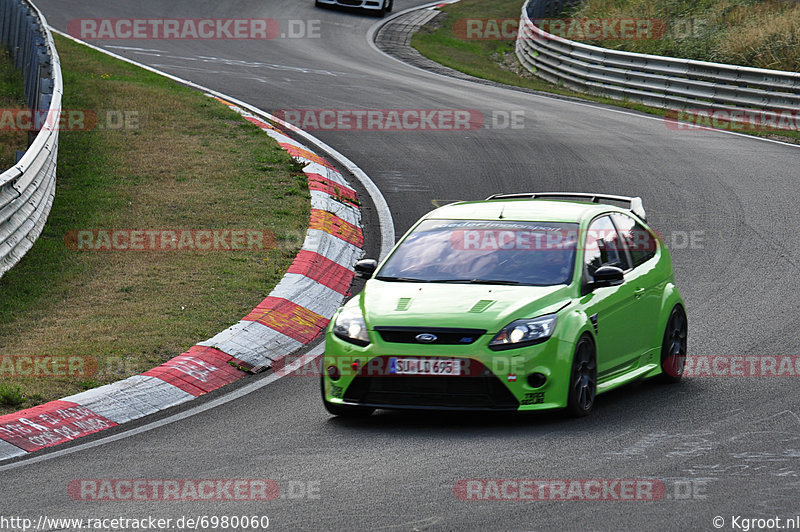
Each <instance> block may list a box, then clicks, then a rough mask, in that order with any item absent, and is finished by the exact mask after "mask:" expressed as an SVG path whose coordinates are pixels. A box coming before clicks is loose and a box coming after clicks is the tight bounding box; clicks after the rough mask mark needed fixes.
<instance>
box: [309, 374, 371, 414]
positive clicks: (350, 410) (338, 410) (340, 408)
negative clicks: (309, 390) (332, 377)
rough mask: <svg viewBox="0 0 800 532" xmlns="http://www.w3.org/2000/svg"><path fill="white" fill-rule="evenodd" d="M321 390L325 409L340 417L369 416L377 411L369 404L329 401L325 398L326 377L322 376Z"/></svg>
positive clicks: (320, 381)
mask: <svg viewBox="0 0 800 532" xmlns="http://www.w3.org/2000/svg"><path fill="white" fill-rule="evenodd" d="M319 384H320V390H321V392H322V404H323V405H325V410H327V411H328V413H329V414H333V415H334V416H339V417H350V418H358V417H369V416H371V415H372V413H373V412H375V409H374V408H370V407H368V406H353V405H337V404H335V403H331V402H329V401H328V400H327V399H325V377H324V376H322V377H320V379H319Z"/></svg>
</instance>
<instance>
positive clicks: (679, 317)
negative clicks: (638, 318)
mask: <svg viewBox="0 0 800 532" xmlns="http://www.w3.org/2000/svg"><path fill="white" fill-rule="evenodd" d="M687 334H688V323H687V321H686V313H685V312H684V311H683V308H682V307H681V306H680V305H675V308H673V309H672V312H670V315H669V320H667V328H666V330H665V331H664V341H663V342H662V343H661V375H660V376H659V380H660V381H661V382H664V383H675V382H679V381H680V380H681V377H683V371H684V369H685V368H686V344H687V342H686V338H687Z"/></svg>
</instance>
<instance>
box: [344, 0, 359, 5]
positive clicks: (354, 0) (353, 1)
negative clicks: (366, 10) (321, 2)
mask: <svg viewBox="0 0 800 532" xmlns="http://www.w3.org/2000/svg"><path fill="white" fill-rule="evenodd" d="M361 1H362V0H338V2H339V3H340V4H342V5H343V6H360V5H361Z"/></svg>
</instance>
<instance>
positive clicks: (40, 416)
mask: <svg viewBox="0 0 800 532" xmlns="http://www.w3.org/2000/svg"><path fill="white" fill-rule="evenodd" d="M62 35H63V34H62ZM68 38H71V37H68ZM73 40H75V41H77V42H79V43H82V44H84V45H87V46H89V47H91V48H94V49H98V48H97V47H94V46H92V45H88V44H87V43H83V42H82V41H78V40H77V39H74V38H73ZM98 50H100V51H102V52H104V53H107V54H108V55H111V56H113V57H118V58H119V56H116V55H115V54H111V53H109V52H107V51H105V50H102V49H98ZM121 59H123V60H125V61H128V62H130V63H133V64H137V65H138V66H140V67H142V68H145V69H147V70H150V71H154V72H157V73H159V74H161V75H164V76H165V77H168V78H171V79H176V80H177V81H180V82H182V83H185V84H188V85H190V86H195V87H196V85H194V84H191V82H187V81H185V80H181V79H180V78H175V77H174V76H170V75H168V74H165V73H163V72H159V71H157V70H155V69H152V68H150V67H147V66H146V65H141V64H138V63H135V62H133V61H130V60H127V59H125V58H121ZM204 90H205V89H204ZM208 96H209V97H212V98H215V99H217V100H219V101H220V102H222V103H224V104H225V105H227V106H229V107H230V108H231V109H233V110H235V111H237V112H238V113H239V114H240V115H242V116H243V117H244V119H245V120H248V121H249V122H251V123H253V124H256V125H257V126H258V127H260V128H261V129H262V130H263V131H265V132H266V133H267V134H268V135H270V136H271V137H272V138H274V139H275V140H277V141H278V143H279V144H280V145H281V146H282V147H283V148H284V149H285V150H286V151H287V152H288V153H289V154H290V155H291V156H292V157H294V158H297V159H299V160H301V161H303V162H305V163H306V165H305V167H304V169H303V172H304V173H305V174H306V177H307V179H308V181H309V190H310V191H311V216H310V220H309V227H308V230H307V232H306V238H305V240H304V242H303V246H302V249H301V251H300V253H298V255H297V257H296V258H295V261H294V262H293V264H292V268H294V270H293V271H291V272H287V274H286V275H285V276H284V278H283V279H282V280H281V282H280V283H278V285H277V286H276V287H275V290H274V291H273V292H271V295H270V296H269V297H267V298H266V299H265V300H264V301H262V303H261V304H259V306H257V307H256V308H255V309H254V310H253V311H252V312H251V313H250V314H249V315H248V316H247V317H245V318H244V319H243V320H242V321H240V322H239V323H237V324H235V325H233V326H232V327H229V328H228V329H226V330H225V331H222V332H220V333H219V334H217V335H216V336H214V337H213V338H210V339H209V340H207V341H206V342H201V343H199V344H198V345H196V346H194V347H192V348H191V349H189V351H187V352H185V353H182V354H181V355H179V356H177V357H175V358H173V359H171V360H169V361H168V362H166V363H164V364H162V365H161V366H158V367H156V368H153V369H151V370H149V371H147V372H145V373H144V374H141V375H135V376H133V377H130V378H128V379H124V380H122V381H118V382H115V383H112V384H108V385H105V386H101V387H100V388H96V389H93V390H88V391H86V392H82V393H79V394H75V395H73V396H70V397H67V398H64V399H62V400H59V401H52V402H50V403H46V404H44V405H40V406H37V407H34V408H30V409H27V410H23V411H20V412H16V413H14V414H10V415H7V416H1V417H0V460H5V459H9V458H14V457H18V456H22V455H24V454H25V453H26V452H33V451H36V450H39V449H43V448H45V447H51V446H54V445H58V444H60V443H64V442H66V441H69V440H72V439H76V438H80V437H82V436H86V435H89V434H93V433H95V432H99V431H102V430H105V429H107V428H111V427H113V426H117V425H118V424H121V423H125V422H128V421H131V420H134V419H138V418H141V417H143V416H146V415H149V414H152V413H155V412H158V411H160V410H164V409H166V408H170V407H172V406H176V405H179V404H181V403H184V402H186V401H189V400H191V399H194V398H195V397H197V396H199V395H203V394H205V393H208V392H210V391H212V390H216V389H218V388H220V387H222V386H225V385H226V384H229V383H231V382H233V381H235V380H238V379H240V378H242V377H244V375H245V373H244V372H243V371H241V369H242V366H244V367H245V369H248V370H251V371H259V370H262V369H266V368H268V367H270V365H271V364H272V362H273V361H274V360H277V359H284V358H285V356H286V355H287V354H290V353H292V352H294V351H296V350H297V349H299V348H300V347H302V346H303V345H305V344H307V343H309V342H311V341H312V340H314V339H315V338H316V337H318V336H319V335H320V334H321V333H322V331H324V329H325V328H326V327H327V324H328V321H329V319H330V317H331V316H332V315H333V313H334V312H335V310H336V309H337V308H338V306H339V305H340V304H341V302H342V298H343V296H344V295H346V294H347V291H348V289H349V284H350V283H351V282H352V279H353V277H354V272H353V265H354V263H355V261H356V260H357V259H358V258H360V257H361V256H362V255H363V251H362V250H361V249H360V247H361V246H362V245H363V241H364V237H363V233H362V231H361V227H360V223H361V213H360V211H359V209H358V207H357V204H358V197H357V194H356V192H355V191H354V190H353V189H352V187H350V185H349V184H348V183H347V181H346V180H345V179H344V176H342V175H341V174H340V173H339V172H338V171H337V170H336V169H335V168H334V167H333V165H332V164H331V163H330V162H329V161H328V160H326V159H325V158H324V157H321V156H319V155H317V154H315V153H313V152H312V151H310V150H309V149H308V148H307V147H306V146H304V145H302V144H301V143H299V142H297V141H295V140H293V139H292V138H290V137H288V136H287V135H285V134H283V133H281V132H279V131H278V130H277V129H276V128H275V127H274V126H272V125H271V124H269V123H267V122H266V121H264V120H263V119H261V118H259V117H257V116H256V115H253V114H250V113H248V112H247V111H245V110H244V109H242V108H240V107H238V106H236V105H233V104H231V103H229V102H227V101H226V100H224V99H222V98H220V97H219V95H218V94H217V95H216V96H215V95H213V94H208ZM242 105H244V106H246V107H250V108H251V109H254V108H252V107H251V106H247V104H242ZM265 116H271V115H265ZM271 119H274V117H271ZM277 122H278V123H280V124H282V125H283V126H285V127H289V128H290V129H292V130H294V131H298V132H300V131H299V130H297V129H296V128H293V127H291V126H290V125H287V124H286V123H285V122H282V121H280V120H277ZM300 133H302V134H303V135H304V136H305V138H310V139H312V140H314V138H313V137H311V136H310V135H308V134H306V133H304V132H300ZM323 146H325V145H323ZM326 149H330V148H329V147H327V146H326ZM331 151H332V150H331ZM332 153H334V155H335V156H336V157H338V158H340V159H341V160H343V161H344V163H345V164H346V166H347V167H348V168H350V169H351V171H354V172H355V171H357V172H359V173H358V176H359V179H360V180H362V181H363V182H364V183H365V186H367V188H368V189H370V185H371V186H372V188H375V187H374V184H373V183H372V182H371V181H370V180H369V178H368V177H367V176H366V175H365V174H363V172H361V171H360V169H358V168H357V167H355V166H354V165H353V164H352V163H350V161H349V160H347V159H346V158H344V157H343V156H342V155H341V154H338V152H335V151H332ZM380 199H381V200H382V203H381V204H379V205H378V207H379V210H381V214H383V210H382V209H380V207H382V206H385V205H383V204H385V200H383V198H382V197H381V198H380ZM386 211H387V213H388V209H386ZM384 225H386V224H385V220H383V218H382V220H381V228H382V233H383V228H384ZM392 234H393V232H392ZM384 240H386V235H384ZM385 244H386V242H382V248H385V247H386V245H385ZM384 251H385V250H384ZM280 296H285V297H280ZM251 319H252V320H257V321H250V320H251Z"/></svg>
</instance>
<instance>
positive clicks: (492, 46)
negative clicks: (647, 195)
mask: <svg viewBox="0 0 800 532" xmlns="http://www.w3.org/2000/svg"><path fill="white" fill-rule="evenodd" d="M630 1H632V2H633V1H634V0H630ZM648 1H650V0H640V2H641V3H647V2H648ZM704 1H705V0H704ZM725 1H727V0H725ZM730 1H734V0H730ZM742 1H744V0H742ZM625 2H626V0H608V1H607V2H606V3H607V4H609V5H613V4H615V3H625ZM523 3H524V0H496V1H493V2H486V1H485V0H461V1H460V2H458V3H455V4H450V5H447V6H444V7H442V8H440V9H441V11H443V12H444V13H445V17H444V18H443V19H442V18H439V19H438V20H435V21H432V22H430V23H428V24H427V25H425V26H423V27H422V28H420V30H419V31H418V32H417V33H415V34H414V36H413V37H412V39H411V45H412V46H413V47H414V48H416V49H417V50H418V51H419V52H420V53H421V54H422V55H424V56H425V57H427V58H429V59H432V60H434V61H436V62H438V63H441V64H443V65H445V66H448V67H450V68H453V69H455V70H458V71H460V72H464V73H466V74H469V75H471V76H475V77H478V78H482V79H487V80H491V81H495V82H498V83H503V84H505V85H511V86H515V87H524V88H527V89H533V90H538V91H543V92H549V93H553V94H560V95H564V96H571V97H575V98H581V99H584V100H589V101H594V102H599V103H604V104H611V105H615V106H617V107H623V108H626V109H632V110H636V111H641V112H645V113H649V114H653V115H657V116H665V115H666V114H667V111H666V110H665V109H661V108H656V107H649V106H646V105H642V104H639V103H636V102H630V101H626V100H614V99H611V98H606V97H602V96H598V95H593V94H585V93H578V92H575V91H572V90H569V89H567V88H565V87H562V86H559V85H553V84H552V83H549V82H547V81H544V80H542V79H540V78H538V77H536V76H535V75H533V74H531V73H530V72H529V71H528V70H527V69H525V68H524V67H523V66H522V65H521V64H520V63H519V60H518V59H517V57H516V55H515V53H514V41H513V40H502V39H499V40H489V39H487V40H478V39H467V38H465V35H463V32H462V31H459V32H458V34H457V33H456V32H455V31H454V25H456V24H457V23H458V21H459V20H461V19H487V18H489V19H506V18H519V16H520V13H521V10H522V4H523ZM661 3H666V4H670V5H672V4H681V3H683V0H669V1H666V0H665V1H664V2H661ZM627 42H631V41H627ZM639 42H641V41H639ZM594 44H597V43H596V42H595V43H594ZM747 133H749V134H752V135H757V136H762V137H768V138H775V139H780V140H783V141H788V142H795V143H797V142H800V132H797V131H786V132H780V133H776V132H761V131H756V132H753V131H747Z"/></svg>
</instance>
